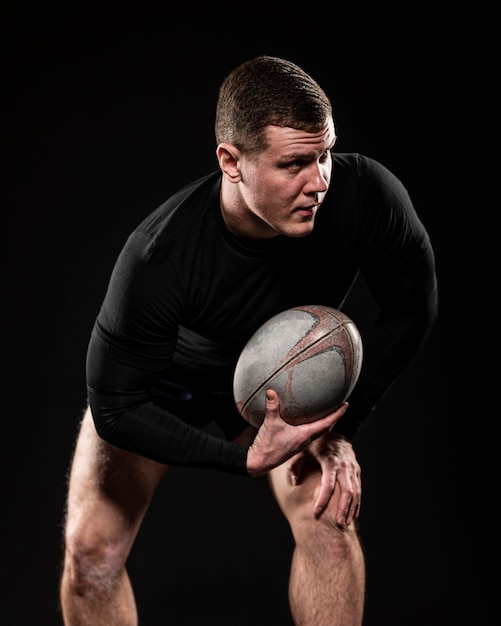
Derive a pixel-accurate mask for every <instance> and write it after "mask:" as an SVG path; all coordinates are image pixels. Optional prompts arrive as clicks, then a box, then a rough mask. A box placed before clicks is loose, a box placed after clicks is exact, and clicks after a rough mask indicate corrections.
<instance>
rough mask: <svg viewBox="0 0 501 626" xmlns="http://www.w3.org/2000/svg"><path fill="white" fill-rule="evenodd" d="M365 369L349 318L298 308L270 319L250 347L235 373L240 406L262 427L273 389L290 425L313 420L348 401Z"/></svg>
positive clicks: (322, 309) (328, 311) (326, 310)
mask: <svg viewBox="0 0 501 626" xmlns="http://www.w3.org/2000/svg"><path fill="white" fill-rule="evenodd" d="M361 366H362V342H361V338H360V334H359V332H358V329H357V327H356V326H355V324H354V322H353V321H352V320H351V319H350V318H349V317H348V316H346V315H345V314H344V313H342V312H341V311H339V310H337V309H333V308H330V307H325V306H316V305H308V306H302V307H295V308H292V309H288V310H286V311H283V312H282V313H279V314H277V315H275V316H274V317H272V318H270V319H269V320H268V321H267V322H265V323H264V324H263V325H262V326H261V327H260V328H259V329H258V330H257V331H256V332H255V333H254V335H253V336H252V337H251V338H250V339H249V341H248V342H247V344H246V346H245V347H244V349H243V350H242V352H241V355H240V358H239V359H238V362H237V365H236V368H235V372H234V378H233V391H234V397H235V402H236V405H237V408H238V410H239V411H240V413H241V414H242V415H243V416H244V417H245V419H247V420H248V421H249V422H250V423H251V424H253V425H254V426H256V427H259V426H260V424H261V422H262V420H263V418H264V411H265V394H266V389H271V388H273V389H275V390H276V391H277V392H278V394H279V397H280V412H281V415H282V417H283V418H284V419H285V420H286V421H289V422H290V423H304V422H306V421H313V420H315V419H318V418H319V417H323V416H325V415H327V414H328V413H330V412H332V411H333V410H334V409H335V408H336V407H337V406H339V405H340V404H341V403H342V402H343V401H344V400H345V399H346V398H347V397H348V395H349V394H350V393H351V391H352V390H353V387H354V386H355V384H356V381H357V379H358V376H359V374H360V370H361Z"/></svg>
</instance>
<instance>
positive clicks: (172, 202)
mask: <svg viewBox="0 0 501 626" xmlns="http://www.w3.org/2000/svg"><path fill="white" fill-rule="evenodd" d="M220 181H221V173H220V171H215V172H212V173H211V174H208V175H206V176H203V177H202V178H198V179H197V180H195V181H193V182H191V183H189V184H187V185H185V186H184V187H182V188H181V189H179V190H178V191H177V192H176V193H174V194H173V195H171V196H170V197H169V198H168V199H167V200H165V201H164V202H163V203H162V204H161V205H160V206H159V207H158V208H157V209H155V210H154V211H153V212H152V213H150V214H149V215H148V216H147V217H146V218H145V219H144V220H143V221H142V222H141V223H140V224H139V226H138V227H137V229H136V232H141V233H143V234H145V235H150V236H152V237H155V238H158V237H159V236H160V235H161V234H162V233H163V232H164V231H165V230H166V229H167V228H172V227H174V226H176V225H178V226H180V225H182V224H186V225H191V224H192V223H196V221H197V219H199V218H200V214H201V213H203V212H204V211H208V210H210V208H211V206H212V202H211V199H212V198H213V197H215V198H218V197H219V186H220ZM195 216H196V217H195Z"/></svg>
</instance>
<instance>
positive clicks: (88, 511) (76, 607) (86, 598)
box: [60, 410, 168, 626]
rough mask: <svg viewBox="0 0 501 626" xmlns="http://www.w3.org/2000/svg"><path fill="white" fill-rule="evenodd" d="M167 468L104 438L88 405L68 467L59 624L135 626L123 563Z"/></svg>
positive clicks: (128, 584) (133, 603)
mask: <svg viewBox="0 0 501 626" xmlns="http://www.w3.org/2000/svg"><path fill="white" fill-rule="evenodd" d="M167 470H168V467H167V466H164V465H161V464H159V463H155V462H154V461H150V460H147V459H144V458H142V457H139V456H137V455H134V454H130V453H128V452H125V451H123V450H118V449H117V448H114V447H113V446H110V445H108V444H107V443H106V442H104V441H103V440H102V439H100V438H99V436H98V435H97V433H96V430H95V428H94V423H93V421H92V416H91V414H90V411H89V410H87V411H86V413H85V415H84V419H83V421H82V426H81V430H80V434H79V437H78V440H77V445H76V449H75V454H74V458H73V462H72V467H71V474H70V479H69V488H68V502H67V514H66V523H65V534H64V540H65V555H64V565H63V573H62V577H61V589H60V598H61V609H62V614H63V620H64V624H65V626H113V625H117V626H118V625H120V626H135V625H136V624H137V610H136V605H135V600H134V595H133V592H132V588H131V584H130V580H129V577H128V575H127V572H126V569H125V563H126V560H127V557H128V555H129V552H130V549H131V547H132V544H133V542H134V540H135V538H136V535H137V532H138V530H139V528H140V525H141V522H142V520H143V518H144V515H145V513H146V510H147V508H148V505H149V503H150V501H151V497H152V495H153V493H154V491H155V488H156V487H157V485H158V483H159V482H160V480H161V478H162V477H163V476H164V475H165V473H166V471H167Z"/></svg>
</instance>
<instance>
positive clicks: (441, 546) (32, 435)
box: [0, 2, 499, 626]
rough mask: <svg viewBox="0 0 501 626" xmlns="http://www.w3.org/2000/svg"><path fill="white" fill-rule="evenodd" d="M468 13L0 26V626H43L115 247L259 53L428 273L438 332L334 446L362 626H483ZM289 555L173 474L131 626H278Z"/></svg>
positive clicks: (480, 172) (185, 475)
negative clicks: (426, 245)
mask: <svg viewBox="0 0 501 626" xmlns="http://www.w3.org/2000/svg"><path fill="white" fill-rule="evenodd" d="M472 9H473V10H470V12H468V13H464V14H462V13H460V12H459V10H458V9H456V10H455V12H454V13H452V12H448V13H445V14H441V15H440V16H437V15H436V14H435V13H434V11H433V10H432V9H431V8H430V7H427V8H414V9H408V8H405V9H404V8H401V9H393V10H391V11H390V10H384V9H382V8H375V7H374V8H372V9H356V8H353V9H347V8H343V9H341V8H340V7H339V6H338V3H327V2H325V3H322V2H318V3H316V4H305V5H303V6H300V7H296V8H294V7H292V5H290V3H266V4H264V5H255V4H254V5H243V6H242V5H238V6H236V5H235V6H233V5H230V6H227V5H223V4H221V5H214V6H211V5H205V7H204V8H203V9H195V8H194V7H187V6H186V7H176V8H175V9H174V8H173V7H170V8H169V7H168V6H165V7H164V8H163V10H162V11H160V10H157V11H155V10H152V9H148V7H147V5H146V4H141V5H140V6H132V7H131V8H129V9H124V8H123V7H120V8H117V10H116V12H112V11H111V10H110V9H107V10H106V11H104V9H102V8H101V9H98V8H93V9H91V8H89V5H85V6H82V8H81V9H78V8H72V9H69V8H66V7H65V6H62V7H59V8H57V9H56V8H52V9H51V8H50V7H47V6H44V7H43V9H42V8H41V7H38V8H30V7H29V6H28V5H26V4H23V3H18V4H17V5H16V9H15V10H14V9H9V8H4V18H5V19H4V20H3V25H4V29H5V35H4V37H3V39H2V47H3V71H2V86H3V90H2V91H3V98H2V100H3V102H4V107H5V108H4V114H3V121H4V139H3V141H2V144H3V146H4V150H3V154H4V166H3V171H4V173H5V175H6V176H5V185H4V193H3V194H2V196H3V201H4V202H3V204H4V206H3V210H2V213H1V215H2V218H1V219H2V222H3V229H2V232H3V237H2V246H1V254H2V269H3V275H4V280H3V281H2V282H3V283H4V289H3V293H4V297H3V298H2V311H3V315H2V320H3V322H2V328H3V333H2V344H3V348H2V355H3V359H2V363H3V367H2V382H3V384H2V391H3V393H2V396H3V402H2V409H3V419H2V429H1V434H2V439H1V441H2V446H1V449H2V452H1V477H2V491H1V497H2V515H1V519H2V529H1V538H2V542H1V550H2V554H1V555H0V559H1V561H0V562H1V564H2V568H1V569H2V580H1V584H0V620H1V621H2V623H3V624H5V625H6V626H7V625H8V626H28V625H29V626H32V625H33V626H34V625H35V624H37V625H38V624H43V625H44V626H45V625H47V626H52V625H58V624H60V623H61V622H60V617H59V613H58V579H59V561H60V533H61V529H60V525H61V518H62V512H63V507H64V496H65V473H66V469H67V466H68V462H69V458H70V454H71V448H72V444H73V440H74V436H75V433H76V427H77V423H78V420H79V417H80V414H81V409H82V406H83V403H84V399H85V380H84V361H85V351H86V347H87V341H88V337H89V332H90V329H91V327H92V324H93V321H94V317H95V315H96V313H97V310H98V308H99V306H100V303H101V300H102V297H103V295H104V290H105V288H106V284H107V281H108V278H109V274H110V272H111V269H112V266H113V263H114V260H115V258H116V256H117V254H118V252H119V250H120V248H121V246H122V244H123V243H124V241H125V238H126V236H127V235H128V233H129V232H130V230H131V229H132V228H133V227H134V226H135V225H136V224H137V223H138V222H139V221H140V220H141V219H142V218H143V217H144V216H145V215H146V214H147V213H149V212H150V211H151V210H153V209H154V208H156V206H157V205H158V204H159V203H160V202H162V201H163V200H164V199H165V198H166V197H167V196H168V195H169V194H170V193H172V192H173V191H175V190H177V189H178V188H179V187H180V186H182V185H183V184H185V183H187V182H189V181H191V180H192V179H194V178H195V177H198V176H201V175H203V174H205V173H207V172H208V171H209V170H212V169H213V168H215V167H216V165H217V163H216V160H215V144H214V136H213V118H214V109H215V102H216V97H217V90H218V88H219V84H220V82H221V81H222V79H223V78H224V76H225V75H226V74H227V73H228V72H229V71H230V70H231V69H233V68H234V67H235V66H236V65H237V64H239V63H240V62H242V61H244V60H246V59H247V58H249V57H251V56H254V55H256V54H261V53H267V54H276V55H279V56H284V57H288V58H289V59H290V60H292V61H295V62H296V63H298V64H300V65H302V67H303V68H304V69H305V70H307V71H309V72H310V73H311V74H312V75H313V76H314V77H315V78H316V79H317V80H318V81H319V82H320V83H321V84H322V86H323V87H324V88H325V90H326V91H327V93H328V94H329V96H330V97H331V99H332V101H333V104H334V112H335V121H336V125H337V133H338V136H339V139H338V144H337V149H338V150H339V151H341V152H349V151H353V152H361V153H365V154H367V155H369V156H371V157H374V158H376V159H378V160H380V161H382V162H383V163H384V164H385V165H387V166H388V167H389V168H390V169H392V170H393V171H394V172H395V173H396V174H397V175H398V176H399V178H400V179H401V180H402V181H403V182H404V184H405V185H406V187H407V188H408V190H409V192H410V194H411V196H412V198H413V200H414V204H415V206H416V209H417V210H418V212H419V214H420V216H421V218H422V219H423V221H424V222H425V224H426V226H427V227H428V230H429V232H430V235H431V237H432V240H433V243H434V247H435V251H436V256H437V268H438V277H439V287H440V320H439V324H438V327H437V328H436V330H435V332H434V333H433V335H432V337H431V338H430V341H429V342H428V343H427V345H426V347H425V348H424V350H423V351H422V352H421V353H420V354H419V355H418V357H417V358H416V359H415V360H414V361H413V363H412V364H411V366H410V367H409V368H408V370H406V372H405V373H404V375H403V376H402V378H401V379H400V381H399V382H398V383H397V384H396V385H395V386H394V387H393V389H392V390H391V392H390V393H389V394H388V395H387V396H386V398H385V399H384V400H383V402H382V403H381V405H380V407H379V409H378V411H377V412H376V414H375V415H374V417H373V418H371V419H370V420H369V421H368V422H367V424H366V426H365V428H364V430H363V432H362V433H361V435H360V436H359V438H358V440H357V443H356V445H357V451H358V454H359V458H360V461H361V463H362V466H363V481H364V482H363V485H364V499H363V508H362V516H361V532H362V539H363V543H364V547H365V551H366V554H367V574H368V596H367V612H366V621H365V624H366V626H444V625H446V624H447V625H448V624H451V625H453V624H454V625H470V624H471V625H475V626H490V625H491V624H494V623H497V619H495V616H496V613H497V612H496V611H495V609H494V605H495V600H496V593H495V592H496V589H497V588H498V586H499V569H498V559H497V553H496V551H497V538H496V537H495V535H494V534H493V533H492V530H493V529H495V526H496V525H495V520H496V516H497V513H496V505H495V502H496V500H497V495H496V489H495V488H491V485H493V481H492V478H493V477H494V478H495V474H494V473H493V472H497V467H495V466H496V463H495V461H496V453H495V446H494V443H495V436H496V435H495V432H496V431H495V424H496V422H495V420H496V418H497V414H498V411H499V402H498V401H497V394H498V384H499V382H498V381H499V363H498V354H499V352H498V349H499V341H498V338H499V333H498V331H497V328H496V327H495V326H494V321H495V320H494V313H495V309H494V296H495V295H496V292H497V286H498V284H499V276H498V272H497V271H495V268H496V266H497V256H498V255H497V254H496V252H497V245H498V244H497V239H498V237H497V232H496V231H497V214H498V212H499V202H498V200H497V195H495V194H494V191H493V190H494V185H495V183H496V182H497V178H498V177H499V172H498V168H497V164H496V163H495V157H496V156H497V146H496V144H495V141H494V134H495V133H496V132H497V127H498V125H499V110H498V109H497V107H496V106H495V103H494V92H495V86H496V82H498V76H497V75H496V72H497V69H495V68H496V63H495V58H494V57H493V55H494V50H495V48H496V46H495V42H496V35H495V33H494V28H493V25H494V22H495V18H494V16H493V15H491V14H489V13H488V12H487V13H486V12H485V11H484V10H483V9H482V7H481V6H480V5H478V4H476V5H475V6H474V7H472ZM4 255H5V256H4ZM319 270H320V271H321V268H319ZM363 295H364V289H363V285H360V286H358V287H357V289H356V290H355V292H354V294H353V295H352V297H351V298H350V301H349V302H348V303H347V312H348V313H352V314H353V317H354V318H355V320H356V321H358V320H360V323H363V317H364V314H365V313H364V311H362V310H361V309H360V308H358V307H359V306H360V305H361V304H362V302H363ZM493 460H494V462H493ZM291 546H292V543H291V539H290V535H289V530H288V528H287V526H286V525H285V522H284V520H283V519H282V518H281V515H280V513H279V512H278V510H277V507H276V505H275V503H274V502H273V501H272V499H271V496H270V495H269V494H268V493H267V492H266V491H265V490H264V489H263V487H262V485H260V484H258V483H256V482H253V481H249V480H246V479H241V478H235V477H231V476H226V475H223V474H217V473H211V472H199V471H194V470H175V471H174V472H173V473H172V474H171V475H170V476H169V478H168V479H167V481H166V482H165V483H164V484H163V485H162V487H161V488H160V491H159V493H158V496H157V498H156V499H155V501H154V503H153V505H152V508H151V510H150V513H149V514H148V516H147V519H146V521H145V523H144V526H143V528H142V530H141V533H140V536H139V538H138V541H137V543H136V545H135V547H134V550H133V553H132V555H131V558H130V575H131V578H132V580H133V584H134V586H135V589H136V594H137V601H138V606H139V611H140V615H141V624H142V625H143V626H158V625H164V624H165V625H166V624H169V625H170V624H173V625H176V626H184V625H190V626H194V625H195V624H203V625H204V626H210V625H217V626H225V625H227V626H247V625H251V624H252V625H254V624H259V625H260V626H288V625H290V624H291V621H290V618H289V615H288V609H287V576H288V567H289V555H290V550H291ZM312 626H314V625H312Z"/></svg>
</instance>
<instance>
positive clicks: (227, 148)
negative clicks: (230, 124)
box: [216, 143, 242, 183]
mask: <svg viewBox="0 0 501 626" xmlns="http://www.w3.org/2000/svg"><path fill="white" fill-rule="evenodd" d="M216 156H217V160H218V161H219V167H220V168H221V170H222V172H223V173H224V174H225V175H226V176H227V178H228V180H229V181H230V182H231V183H239V182H240V181H241V179H242V176H241V174H240V158H241V155H240V151H239V150H238V148H237V147H236V146H234V145H233V144H231V143H220V144H219V145H218V147H217V148H216Z"/></svg>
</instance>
